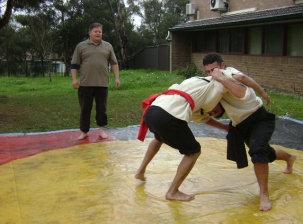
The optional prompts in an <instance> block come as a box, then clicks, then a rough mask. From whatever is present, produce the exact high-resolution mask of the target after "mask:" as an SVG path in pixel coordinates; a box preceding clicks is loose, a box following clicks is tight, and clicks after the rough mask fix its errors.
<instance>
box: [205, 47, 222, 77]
mask: <svg viewBox="0 0 303 224" xmlns="http://www.w3.org/2000/svg"><path fill="white" fill-rule="evenodd" d="M203 65H204V68H205V71H206V73H207V75H210V74H211V73H212V72H213V71H214V69H215V68H218V69H225V64H224V62H223V59H222V57H221V56H220V55H219V54H218V53H215V52H213V53H209V54H207V55H205V57H204V58H203Z"/></svg>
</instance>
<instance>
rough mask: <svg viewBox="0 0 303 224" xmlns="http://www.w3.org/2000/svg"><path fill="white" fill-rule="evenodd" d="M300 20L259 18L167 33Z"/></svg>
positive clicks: (183, 28) (292, 18) (180, 28)
mask: <svg viewBox="0 0 303 224" xmlns="http://www.w3.org/2000/svg"><path fill="white" fill-rule="evenodd" d="M294 19H301V20H302V21H303V13H300V14H295V15H283V16H275V17H269V18H261V19H252V20H244V21H237V22H228V23H218V24H210V25H196V26H195V25H193V26H188V27H175V28H174V27H172V28H169V29H168V30H169V31H195V30H204V29H211V28H219V27H226V26H241V25H253V24H260V23H268V22H279V21H281V22H285V21H286V20H294Z"/></svg>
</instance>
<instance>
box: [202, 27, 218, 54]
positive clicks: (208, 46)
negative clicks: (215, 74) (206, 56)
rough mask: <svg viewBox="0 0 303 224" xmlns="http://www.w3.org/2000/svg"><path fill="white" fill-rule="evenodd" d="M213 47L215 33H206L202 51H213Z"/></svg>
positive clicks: (214, 44)
mask: <svg viewBox="0 0 303 224" xmlns="http://www.w3.org/2000/svg"><path fill="white" fill-rule="evenodd" d="M215 46H216V32H215V31H208V32H206V35H205V49H204V51H215Z"/></svg>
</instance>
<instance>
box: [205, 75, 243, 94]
mask: <svg viewBox="0 0 303 224" xmlns="http://www.w3.org/2000/svg"><path fill="white" fill-rule="evenodd" d="M211 76H212V77H213V79H214V80H216V81H218V82H221V83H222V84H223V85H224V86H225V88H227V89H228V90H229V91H230V92H231V93H232V94H233V95H234V96H235V97H237V98H243V97H244V96H245V93H246V87H245V86H244V85H240V84H237V83H235V82H234V81H232V80H231V79H230V78H227V77H226V76H224V75H223V74H222V72H221V70H220V69H214V71H213V72H212V73H211Z"/></svg>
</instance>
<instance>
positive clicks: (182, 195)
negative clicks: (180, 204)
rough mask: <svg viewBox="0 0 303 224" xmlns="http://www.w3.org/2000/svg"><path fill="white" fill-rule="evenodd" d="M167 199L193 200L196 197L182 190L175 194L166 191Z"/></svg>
mask: <svg viewBox="0 0 303 224" xmlns="http://www.w3.org/2000/svg"><path fill="white" fill-rule="evenodd" d="M165 198H166V200H176V201H191V200H194V199H195V196H194V195H188V194H185V193H183V192H181V191H177V193H175V194H171V193H168V192H167V193H166V195H165Z"/></svg>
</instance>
